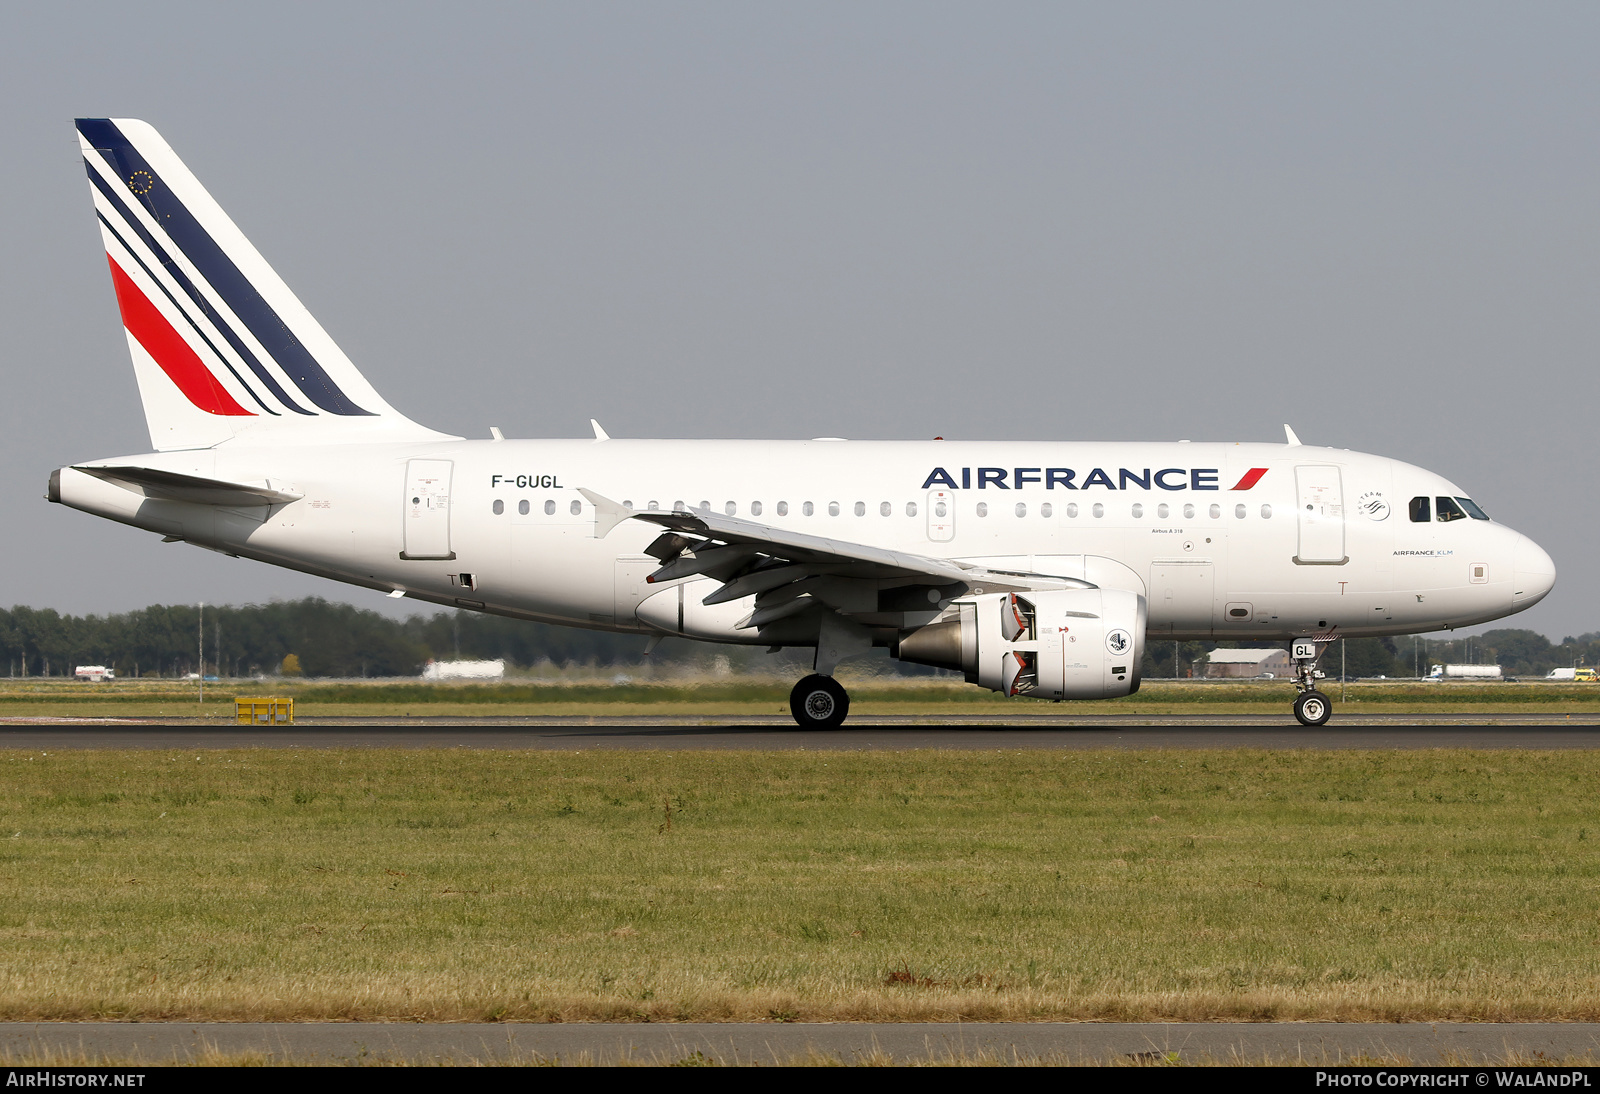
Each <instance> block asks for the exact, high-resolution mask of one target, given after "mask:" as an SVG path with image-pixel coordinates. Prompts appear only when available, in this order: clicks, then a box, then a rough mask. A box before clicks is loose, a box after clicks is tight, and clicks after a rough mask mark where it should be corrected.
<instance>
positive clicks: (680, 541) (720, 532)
mask: <svg viewBox="0 0 1600 1094" xmlns="http://www.w3.org/2000/svg"><path fill="white" fill-rule="evenodd" d="M578 492H579V493H580V494H582V495H583V496H584V497H585V498H587V499H589V501H590V502H591V503H592V504H594V506H595V509H596V511H597V512H596V526H595V534H596V535H597V536H604V535H606V534H608V533H609V532H610V531H611V529H612V528H614V527H616V526H617V525H618V524H620V523H621V522H622V521H624V520H641V521H645V522H646V523H649V524H655V525H659V526H660V527H662V528H664V529H666V531H665V532H663V533H662V534H661V535H660V536H658V537H656V539H655V541H654V542H653V543H651V544H650V546H649V547H647V548H645V551H646V553H648V554H649V555H651V556H652V557H654V558H658V559H660V560H661V563H662V565H661V568H660V569H658V570H657V571H655V573H653V574H651V575H650V576H649V577H648V578H646V580H647V581H649V582H650V583H652V584H656V583H660V582H666V581H676V580H678V579H680V578H685V577H709V578H713V579H714V580H716V581H719V582H721V587H720V588H718V589H715V590H713V591H712V592H711V594H710V595H708V596H706V597H705V598H704V600H703V603H705V604H707V605H711V604H723V603H727V602H728V601H731V600H738V599H740V598H742V597H746V596H750V595H752V594H754V595H755V597H756V601H755V610H754V611H753V612H752V613H751V614H750V615H749V616H748V617H747V618H746V619H744V620H743V621H742V622H741V623H740V624H739V626H740V628H741V629H746V628H750V627H759V626H762V625H763V624H765V623H772V622H776V621H777V620H779V619H784V618H787V617H789V616H791V615H797V614H799V613H800V612H802V611H805V610H807V609H808V608H813V607H817V606H819V605H820V606H823V607H826V608H828V609H831V610H833V611H836V612H839V613H840V614H842V615H846V616H851V617H855V618H857V619H858V621H861V622H864V623H869V624H871V623H881V624H887V623H893V622H895V621H896V618H895V617H903V616H904V615H906V614H915V613H919V612H929V611H937V610H938V607H941V606H942V605H943V604H944V603H948V602H949V601H950V600H953V599H954V598H956V597H958V596H965V595H966V594H967V593H969V592H974V591H982V592H1010V591H1018V590H1027V589H1067V588H1090V589H1092V588H1094V587H1095V586H1094V585H1093V584H1091V583H1090V582H1087V581H1080V580H1077V579H1075V578H1062V577H1050V576H1047V575H1044V574H1030V573H1022V572H1012V571H1004V570H990V569H986V568H985V567H982V566H977V565H974V564H972V563H966V562H958V561H954V560H951V559H945V558H935V557H932V556H930V555H919V554H914V553H912V552H909V551H895V550H890V549H888V548H884V547H873V546H870V545H868V544H864V543H855V542H852V541H850V540H842V539H834V538H831V537H827V536H814V535H808V534H806V533H804V532H795V531H791V530H789V529H787V528H775V527H773V526H772V525H770V524H762V523H760V522H758V521H752V520H743V519H741V518H739V517H730V516H723V515H721V514H718V513H714V512H712V511H711V510H709V509H701V508H695V507H691V508H690V509H688V510H682V509H679V510H674V511H672V512H661V511H655V510H649V511H640V510H633V509H628V508H627V507H626V506H623V505H620V504H619V503H617V502H614V501H611V500H610V499H608V498H605V497H602V496H601V495H599V494H596V493H594V492H592V491H589V490H583V489H580V490H579V491H578Z"/></svg>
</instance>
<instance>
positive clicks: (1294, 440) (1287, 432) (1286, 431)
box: [1283, 422, 1300, 448]
mask: <svg viewBox="0 0 1600 1094" xmlns="http://www.w3.org/2000/svg"><path fill="white" fill-rule="evenodd" d="M1283 435H1284V436H1285V437H1286V438H1288V440H1287V442H1286V443H1287V444H1288V445H1289V447H1290V448H1299V447H1300V438H1299V437H1296V436H1295V435H1294V430H1293V429H1290V428H1289V423H1288V422H1284V423H1283Z"/></svg>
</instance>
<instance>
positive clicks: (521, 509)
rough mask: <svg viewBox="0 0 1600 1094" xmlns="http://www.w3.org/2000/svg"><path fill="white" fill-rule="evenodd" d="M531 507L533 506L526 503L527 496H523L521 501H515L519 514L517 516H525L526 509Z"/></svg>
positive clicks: (526, 513)
mask: <svg viewBox="0 0 1600 1094" xmlns="http://www.w3.org/2000/svg"><path fill="white" fill-rule="evenodd" d="M531 508H533V507H532V506H531V505H529V504H528V499H527V498H523V499H522V500H521V501H519V502H517V516H519V517H525V516H527V515H528V510H529V509H531Z"/></svg>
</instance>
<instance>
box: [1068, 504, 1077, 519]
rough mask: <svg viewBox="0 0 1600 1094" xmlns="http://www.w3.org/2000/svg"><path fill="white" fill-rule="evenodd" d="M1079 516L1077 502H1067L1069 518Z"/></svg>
mask: <svg viewBox="0 0 1600 1094" xmlns="http://www.w3.org/2000/svg"><path fill="white" fill-rule="evenodd" d="M1077 515H1078V503H1077V502H1075V501H1069V502H1067V516H1068V517H1076V516H1077Z"/></svg>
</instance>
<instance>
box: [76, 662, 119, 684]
mask: <svg viewBox="0 0 1600 1094" xmlns="http://www.w3.org/2000/svg"><path fill="white" fill-rule="evenodd" d="M72 675H73V676H74V677H75V678H76V679H79V680H88V681H90V682H91V683H96V684H103V683H105V682H106V681H107V680H115V679H116V678H117V674H116V672H115V671H114V670H112V669H108V668H106V667H105V666H104V665H79V666H78V667H77V668H76V669H74V670H73V673H72Z"/></svg>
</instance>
